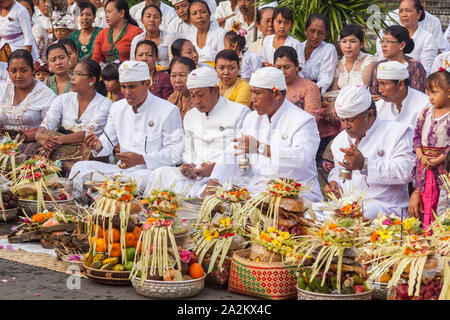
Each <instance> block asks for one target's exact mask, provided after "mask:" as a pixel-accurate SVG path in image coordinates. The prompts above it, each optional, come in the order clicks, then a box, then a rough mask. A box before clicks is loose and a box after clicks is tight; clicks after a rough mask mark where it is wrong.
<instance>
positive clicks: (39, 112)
mask: <svg viewBox="0 0 450 320" xmlns="http://www.w3.org/2000/svg"><path fill="white" fill-rule="evenodd" d="M35 81H36V85H35V86H34V88H33V90H31V92H30V93H29V94H28V95H27V96H26V98H25V99H24V100H23V101H22V102H21V103H19V104H18V105H14V85H13V83H12V82H11V80H7V81H6V82H2V83H0V99H1V100H0V101H1V102H0V109H1V113H0V124H1V125H2V126H4V127H5V129H11V130H19V129H21V130H28V129H32V128H37V127H39V126H40V124H41V122H42V120H43V119H44V118H45V114H46V113H47V111H48V109H49V108H50V104H51V102H52V100H53V99H54V98H55V97H56V95H55V93H54V92H53V90H51V89H50V88H49V87H47V86H46V85H45V84H44V83H42V82H41V81H39V80H35Z"/></svg>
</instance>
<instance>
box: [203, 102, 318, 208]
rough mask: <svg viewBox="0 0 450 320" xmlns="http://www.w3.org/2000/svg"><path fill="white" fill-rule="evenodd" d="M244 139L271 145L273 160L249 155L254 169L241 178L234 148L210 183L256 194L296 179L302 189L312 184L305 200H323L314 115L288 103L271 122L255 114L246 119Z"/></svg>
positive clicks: (221, 163)
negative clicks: (272, 182)
mask: <svg viewBox="0 0 450 320" xmlns="http://www.w3.org/2000/svg"><path fill="white" fill-rule="evenodd" d="M241 135H250V136H252V137H254V138H255V139H257V140H258V141H259V142H261V143H264V144H269V145H270V150H271V158H268V157H266V156H264V155H260V154H250V155H248V157H249V160H250V165H251V169H250V170H249V173H248V174H246V175H245V176H242V175H241V174H240V173H239V167H238V159H239V157H240V156H237V157H235V156H234V154H235V153H236V149H235V148H234V144H231V145H230V146H229V147H228V148H227V150H226V151H225V152H224V153H223V155H222V157H221V159H220V160H219V161H218V162H217V163H216V166H215V167H214V170H213V172H212V174H211V179H216V180H218V181H220V182H221V183H224V184H228V183H233V184H237V185H241V186H244V187H246V188H248V190H249V191H250V192H251V193H252V194H257V193H259V192H261V191H264V190H265V188H266V186H267V183H268V181H269V180H270V179H274V178H279V177H281V178H294V179H297V181H298V182H299V183H302V184H303V185H308V184H311V188H310V190H309V191H307V192H306V193H305V195H304V196H305V198H307V199H309V200H310V201H321V200H322V193H321V192H320V186H319V182H318V180H317V168H316V161H315V157H316V152H317V149H318V147H319V143H320V138H319V130H318V129H317V124H316V120H315V119H314V117H313V116H312V115H310V114H309V113H307V112H306V111H304V110H302V109H300V108H298V107H297V106H295V105H294V104H293V103H291V102H289V101H288V100H287V99H285V100H284V102H283V104H282V105H281V106H280V108H279V109H278V110H277V111H276V112H275V114H274V115H273V116H272V118H271V119H270V120H269V118H268V116H267V115H258V113H257V112H256V111H253V112H251V113H249V114H248V115H247V116H246V117H245V119H244V123H243V125H242V130H241V134H240V135H239V136H241ZM239 136H238V137H239Z"/></svg>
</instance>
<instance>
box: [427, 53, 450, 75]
mask: <svg viewBox="0 0 450 320" xmlns="http://www.w3.org/2000/svg"><path fill="white" fill-rule="evenodd" d="M446 66H450V51H447V52H444V53H441V54H438V55H437V56H436V59H434V62H433V66H432V67H431V73H434V72H436V71H439V68H447V67H446Z"/></svg>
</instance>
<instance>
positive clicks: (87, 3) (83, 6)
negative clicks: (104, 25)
mask: <svg viewBox="0 0 450 320" xmlns="http://www.w3.org/2000/svg"><path fill="white" fill-rule="evenodd" d="M78 8H80V13H81V12H82V11H83V10H84V9H91V11H92V13H93V14H94V17H95V14H96V13H97V8H96V7H95V6H94V4H93V3H92V2H90V1H85V0H83V1H81V2H80V3H79V4H78Z"/></svg>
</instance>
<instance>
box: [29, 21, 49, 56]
mask: <svg viewBox="0 0 450 320" xmlns="http://www.w3.org/2000/svg"><path fill="white" fill-rule="evenodd" d="M31 31H32V32H33V37H34V40H35V41H36V45H37V50H38V55H39V58H40V59H41V60H42V61H47V48H48V34H47V31H45V29H44V27H43V26H41V25H40V24H39V23H34V22H33V27H32V29H31Z"/></svg>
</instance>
